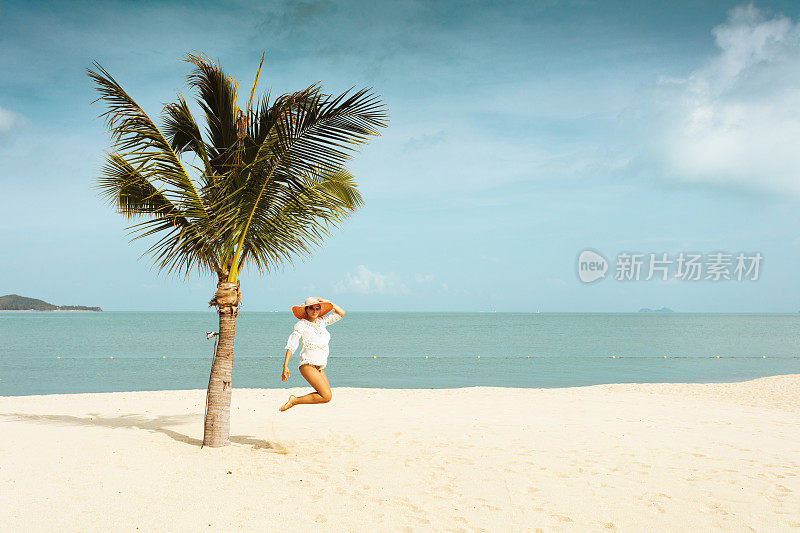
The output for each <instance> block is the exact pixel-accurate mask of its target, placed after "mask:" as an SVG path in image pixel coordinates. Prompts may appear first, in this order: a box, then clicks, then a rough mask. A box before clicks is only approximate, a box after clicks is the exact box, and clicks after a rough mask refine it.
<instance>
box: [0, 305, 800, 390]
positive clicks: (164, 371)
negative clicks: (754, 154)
mask: <svg viewBox="0 0 800 533" xmlns="http://www.w3.org/2000/svg"><path fill="white" fill-rule="evenodd" d="M294 322H295V319H294V317H293V316H292V315H291V314H290V313H258V312H246V311H242V313H241V314H240V316H239V317H238V318H237V322H236V342H235V352H234V363H233V386H234V388H236V387H244V388H283V387H296V386H307V383H305V381H304V380H303V378H302V377H301V376H300V373H299V372H298V371H297V360H298V359H297V358H298V353H299V349H298V351H297V352H295V354H294V355H293V356H292V359H291V361H290V370H291V371H292V372H291V378H290V379H289V381H288V382H287V383H283V382H282V381H281V377H280V375H281V368H282V364H283V354H284V346H285V344H286V339H287V337H288V336H289V334H290V333H291V331H292V326H293V324H294ZM217 326H218V322H217V315H216V314H215V313H214V312H213V311H208V312H100V313H87V312H0V338H2V341H1V342H0V395H3V396H8V395H29V394H51V393H74V392H112V391H133V390H165V389H205V388H206V387H207V386H208V376H209V373H210V370H211V360H212V355H213V346H214V341H213V340H207V339H206V335H205V333H206V331H217ZM328 329H329V331H330V332H331V336H332V339H331V345H330V353H331V356H330V358H329V360H328V367H327V368H326V372H327V374H328V377H329V379H330V381H331V385H332V386H333V387H337V386H339V387H381V388H449V387H470V386H504V387H570V386H580V385H594V384H599V383H622V382H666V381H669V382H677V381H681V382H724V381H741V380H747V379H752V378H756V377H762V376H769V375H777V374H797V373H800V342H799V341H800V314H786V315H782V314H683V313H674V314H645V313H620V314H617V313H527V314H518V313H366V312H360V313H359V312H354V311H350V312H348V313H347V316H346V317H345V318H344V319H343V320H341V321H339V322H337V323H335V324H333V325H331V326H330V327H329V328H328ZM59 356H60V359H59V358H58V357H59ZM270 356H272V357H271V358H270ZM425 356H427V359H426V358H425ZM478 356H480V357H478ZM665 356H666V357H665ZM112 357H113V359H112Z"/></svg>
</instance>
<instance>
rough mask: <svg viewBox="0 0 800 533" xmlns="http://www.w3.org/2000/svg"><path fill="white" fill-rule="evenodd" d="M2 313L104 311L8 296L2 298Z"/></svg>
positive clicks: (14, 295)
mask: <svg viewBox="0 0 800 533" xmlns="http://www.w3.org/2000/svg"><path fill="white" fill-rule="evenodd" d="M0 311H102V309H100V308H99V307H86V306H85V305H53V304H49V303H47V302H45V301H42V300H37V299H36V298H26V297H25V296H20V295H19V294H7V295H5V296H0Z"/></svg>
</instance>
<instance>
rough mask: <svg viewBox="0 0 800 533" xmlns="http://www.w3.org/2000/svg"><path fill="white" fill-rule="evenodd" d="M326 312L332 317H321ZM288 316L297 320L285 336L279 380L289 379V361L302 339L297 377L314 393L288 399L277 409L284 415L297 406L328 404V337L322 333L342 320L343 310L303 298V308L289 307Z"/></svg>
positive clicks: (324, 301)
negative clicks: (283, 355)
mask: <svg viewBox="0 0 800 533" xmlns="http://www.w3.org/2000/svg"><path fill="white" fill-rule="evenodd" d="M330 310H333V311H335V313H331V314H329V315H328V316H327V317H326V316H325V315H326V314H327V313H328V312H329V311H330ZM292 313H294V316H296V317H297V318H299V319H300V320H298V321H297V323H296V324H295V325H294V331H292V334H291V335H289V340H288V342H287V343H286V360H284V362H283V374H282V375H281V379H283V381H286V380H287V379H288V378H289V359H290V358H291V357H292V354H293V353H294V351H295V349H297V345H298V343H299V341H300V339H301V338H302V339H303V349H302V350H300V365H299V366H300V373H301V374H302V375H303V377H304V378H306V381H308V384H309V385H311V386H312V387H314V390H315V391H316V392H311V393H308V394H306V395H305V396H300V397H296V396H292V395H291V394H290V395H289V400H288V401H287V402H286V403H285V404H283V405H282V406H281V408H280V410H281V411H286V410H287V409H290V408H292V407H294V406H295V405H299V404H301V403H328V402H329V401H331V386H330V384H329V383H328V376H326V375H325V365H327V364H328V341H330V339H331V334H330V333H328V330H327V329H325V326H330V325H331V324H333V323H334V322H336V321H337V320H340V319H341V318H342V317H343V316H344V309H342V308H341V307H339V306H338V305H336V304H335V303H333V302H329V301H327V300H323V299H321V298H315V297H311V298H307V299H306V301H305V303H304V304H303V305H295V306H294V307H292Z"/></svg>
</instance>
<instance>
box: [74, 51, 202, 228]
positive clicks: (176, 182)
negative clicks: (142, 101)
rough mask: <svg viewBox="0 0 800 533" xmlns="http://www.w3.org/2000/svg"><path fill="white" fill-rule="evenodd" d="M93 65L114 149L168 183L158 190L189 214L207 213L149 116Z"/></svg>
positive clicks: (188, 178)
mask: <svg viewBox="0 0 800 533" xmlns="http://www.w3.org/2000/svg"><path fill="white" fill-rule="evenodd" d="M94 67H95V70H92V69H87V73H88V75H89V77H91V78H92V79H93V80H94V81H95V83H96V86H97V87H96V88H97V90H98V92H99V93H100V98H98V99H97V100H95V102H96V101H99V100H103V101H104V102H105V103H106V104H107V106H108V108H109V109H108V111H106V112H105V113H103V114H101V115H100V116H101V117H105V118H106V124H107V126H108V129H109V133H110V134H111V139H112V143H113V144H114V148H115V150H114V151H115V152H117V153H119V154H120V155H121V156H123V157H124V158H125V159H126V160H127V161H129V162H130V164H131V165H132V166H134V167H135V168H137V169H140V170H143V171H145V172H147V173H148V174H152V175H153V176H156V177H157V179H158V180H160V181H162V182H164V183H165V184H166V185H167V186H168V187H166V188H164V189H162V193H163V194H164V195H165V196H167V197H174V198H177V200H178V201H179V202H181V203H185V204H186V208H187V211H188V214H189V215H190V216H195V217H203V216H207V213H206V211H205V206H204V205H203V201H202V199H201V198H200V195H199V194H198V192H197V189H196V187H195V185H194V182H193V181H192V180H191V178H190V177H189V174H188V173H187V172H186V169H185V168H184V167H183V164H182V163H181V161H180V159H179V158H178V155H177V154H176V153H175V151H174V150H173V149H172V146H171V145H170V143H169V142H168V141H167V140H166V138H165V137H164V135H163V134H162V133H161V131H160V130H159V129H158V127H157V126H156V125H155V123H154V122H153V121H152V119H150V117H149V116H148V115H147V113H145V112H144V111H143V110H142V108H141V107H139V105H138V104H137V103H136V102H135V101H134V100H133V98H131V97H130V96H129V95H128V94H127V93H126V92H125V91H124V90H123V89H122V87H121V86H120V85H119V84H118V83H117V82H116V80H114V78H113V77H112V76H111V75H110V74H109V73H108V72H107V71H106V70H105V69H104V68H103V67H102V66H100V65H99V64H98V63H97V62H95V63H94Z"/></svg>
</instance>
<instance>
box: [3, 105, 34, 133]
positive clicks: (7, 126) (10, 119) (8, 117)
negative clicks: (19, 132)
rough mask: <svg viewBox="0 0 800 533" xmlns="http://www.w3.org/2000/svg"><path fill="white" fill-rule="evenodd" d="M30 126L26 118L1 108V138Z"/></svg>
mask: <svg viewBox="0 0 800 533" xmlns="http://www.w3.org/2000/svg"><path fill="white" fill-rule="evenodd" d="M27 124H28V121H27V120H26V119H25V117H24V116H22V115H20V114H17V113H14V112H13V111H9V110H8V109H4V108H2V107H0V137H2V136H3V135H7V134H9V133H11V132H12V131H13V130H15V129H17V128H22V127H24V126H26V125H27Z"/></svg>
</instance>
